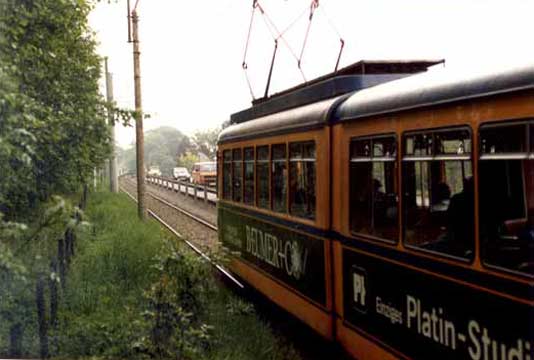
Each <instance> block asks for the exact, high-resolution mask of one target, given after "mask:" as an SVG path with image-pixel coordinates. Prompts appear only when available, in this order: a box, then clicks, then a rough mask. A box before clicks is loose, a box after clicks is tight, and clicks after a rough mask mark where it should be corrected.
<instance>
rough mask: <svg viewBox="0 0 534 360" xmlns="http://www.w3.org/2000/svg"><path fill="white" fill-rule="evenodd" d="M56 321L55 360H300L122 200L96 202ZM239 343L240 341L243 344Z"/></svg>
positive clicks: (103, 196)
mask: <svg viewBox="0 0 534 360" xmlns="http://www.w3.org/2000/svg"><path fill="white" fill-rule="evenodd" d="M86 215H87V216H88V217H89V218H90V220H91V227H90V228H86V230H85V231H83V232H82V233H81V235H80V241H79V246H78V253H77V256H76V257H75V258H74V260H73V263H72V265H71V268H70V270H69V277H68V281H67V284H66V290H65V292H64V295H63V298H62V299H63V300H62V304H63V306H62V308H61V312H60V327H59V329H58V330H57V332H56V333H54V336H55V337H56V338H57V339H58V351H59V352H58V353H57V356H58V357H60V358H63V357H64V358H76V357H88V358H89V357H91V358H101V357H103V358H128V359H148V358H156V359H252V358H254V359H258V360H260V359H299V358H300V357H299V354H298V353H296V352H295V350H294V349H293V348H292V346H291V345H288V344H286V343H284V342H283V341H282V340H280V339H278V338H276V337H275V336H274V335H273V333H272V330H271V329H270V328H269V326H268V325H266V324H265V323H264V322H262V321H261V320H260V319H259V316H258V315H257V314H256V311H255V310H254V307H253V306H252V305H251V304H250V303H248V302H247V301H245V300H242V299H239V298H237V297H236V296H235V295H234V294H233V293H232V292H231V291H229V290H227V289H226V288H224V287H223V286H220V284H218V283H217V282H216V281H215V279H214V278H213V276H211V275H212V273H211V271H212V268H211V267H210V265H209V264H207V263H206V262H204V261H203V260H201V259H200V258H199V257H197V256H196V254H193V253H191V252H190V251H189V250H187V249H185V248H183V247H181V246H180V245H179V244H178V243H176V242H175V241H176V240H175V239H174V238H170V237H169V235H168V234H167V233H165V232H163V231H162V230H161V228H160V227H159V226H158V224H156V223H155V222H153V221H149V222H144V223H142V222H140V221H139V220H138V219H137V217H136V209H135V207H134V205H133V203H132V202H131V200H129V199H128V198H127V197H126V196H125V195H120V194H119V195H115V194H109V193H96V194H94V195H93V196H92V197H91V198H90V201H89V205H88V209H87V211H86ZM244 339H246V340H244Z"/></svg>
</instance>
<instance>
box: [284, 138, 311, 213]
mask: <svg viewBox="0 0 534 360" xmlns="http://www.w3.org/2000/svg"><path fill="white" fill-rule="evenodd" d="M289 196H290V212H291V214H292V215H295V216H299V217H303V218H308V219H314V218H315V143H314V142H302V143H291V144H289Z"/></svg>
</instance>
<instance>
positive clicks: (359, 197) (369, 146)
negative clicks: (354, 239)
mask: <svg viewBox="0 0 534 360" xmlns="http://www.w3.org/2000/svg"><path fill="white" fill-rule="evenodd" d="M396 154H397V151H396V141H395V137H393V136H388V137H378V138H373V139H363V140H353V141H352V142H351V160H350V227H351V231H353V232H356V233H360V234H367V235H372V236H376V237H379V238H382V239H387V240H394V241H396V240H397V238H398V202H399V197H398V191H397V190H398V189H397V171H396Z"/></svg>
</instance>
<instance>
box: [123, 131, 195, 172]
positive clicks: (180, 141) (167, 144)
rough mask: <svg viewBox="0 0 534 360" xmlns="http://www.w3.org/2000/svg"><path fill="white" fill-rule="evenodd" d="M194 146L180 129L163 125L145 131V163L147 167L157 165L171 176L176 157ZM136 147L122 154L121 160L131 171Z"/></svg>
mask: <svg viewBox="0 0 534 360" xmlns="http://www.w3.org/2000/svg"><path fill="white" fill-rule="evenodd" d="M191 148H192V145H191V141H190V140H189V138H188V137H187V136H186V135H184V134H183V133H182V132H180V131H179V130H177V129H175V128H173V127H169V126H163V127H159V128H157V129H154V130H150V131H147V132H146V133H145V164H146V166H147V167H151V166H157V167H159V169H160V171H161V172H162V174H163V175H166V176H171V175H172V169H173V167H175V166H176V159H177V158H179V157H180V156H181V155H183V154H185V153H186V152H187V151H189V150H190V149H191ZM132 159H135V148H133V147H132V148H130V149H127V150H125V151H124V153H123V154H121V157H120V160H119V161H120V162H121V163H123V164H124V165H125V166H126V167H127V168H128V171H129V172H132V171H134V170H135V162H134V161H132Z"/></svg>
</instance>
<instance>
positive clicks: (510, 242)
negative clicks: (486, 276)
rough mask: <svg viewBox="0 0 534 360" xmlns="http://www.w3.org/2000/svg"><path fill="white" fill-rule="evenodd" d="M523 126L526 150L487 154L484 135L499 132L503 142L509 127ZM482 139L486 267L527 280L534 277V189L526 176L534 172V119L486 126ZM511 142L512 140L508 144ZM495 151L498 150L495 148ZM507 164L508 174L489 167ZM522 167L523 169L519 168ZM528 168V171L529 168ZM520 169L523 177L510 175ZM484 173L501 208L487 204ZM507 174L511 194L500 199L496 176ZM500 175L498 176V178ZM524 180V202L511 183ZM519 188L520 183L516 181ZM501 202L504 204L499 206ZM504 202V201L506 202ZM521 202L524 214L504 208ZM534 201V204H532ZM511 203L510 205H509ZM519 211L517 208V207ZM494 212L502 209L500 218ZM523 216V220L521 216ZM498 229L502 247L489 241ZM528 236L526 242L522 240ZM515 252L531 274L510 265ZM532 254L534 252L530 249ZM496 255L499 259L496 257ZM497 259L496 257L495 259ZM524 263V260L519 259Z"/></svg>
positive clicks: (481, 232)
mask: <svg viewBox="0 0 534 360" xmlns="http://www.w3.org/2000/svg"><path fill="white" fill-rule="evenodd" d="M516 126H519V127H523V129H524V134H523V136H522V137H519V139H521V138H522V141H523V149H522V151H515V152H511V151H507V152H499V151H493V152H490V153H489V154H488V152H487V151H484V150H485V149H483V146H484V145H485V139H484V132H485V131H488V130H489V131H491V130H497V131H498V136H499V140H500V139H502V134H503V133H505V132H506V131H505V130H504V128H506V127H516ZM478 139H479V158H478V162H479V164H478V187H479V242H480V258H481V262H482V265H483V266H484V267H486V268H489V269H494V270H498V271H502V272H505V273H510V274H514V275H518V276H522V277H526V278H530V279H532V278H534V271H532V269H534V268H533V265H534V259H533V258H532V253H529V250H528V247H529V246H528V241H532V236H533V235H532V232H533V231H534V230H532V229H531V230H530V232H529V231H528V227H529V226H531V227H532V221H533V220H532V219H533V218H534V212H533V211H532V209H533V208H534V207H532V208H531V207H530V206H531V205H533V204H534V202H532V201H531V200H530V196H532V194H530V193H529V191H531V192H534V189H533V188H532V185H527V180H528V179H530V177H527V176H526V173H525V172H526V171H529V172H534V119H532V118H526V119H518V120H516V121H514V120H508V121H499V122H497V123H483V124H481V125H480V126H479V128H478ZM508 142H510V141H508ZM492 150H494V148H493V149H492ZM497 162H499V163H504V164H505V166H504V168H505V169H506V170H505V171H500V172H495V171H491V167H488V168H486V166H487V165H486V164H491V163H497ZM518 166H519V167H518ZM527 167H528V168H527ZM514 168H515V170H519V171H520V172H521V176H519V177H515V176H510V174H509V173H508V172H509V171H514ZM484 172H489V173H491V181H489V182H488V183H491V185H492V188H491V189H489V190H487V191H491V194H492V197H491V199H493V200H494V202H497V206H494V207H493V208H490V207H491V204H487V203H486V202H487V201H488V199H487V196H485V193H486V190H485V189H486V186H487V185H485V184H486V183H485V178H487V176H486V175H484V174H483V173H484ZM505 173H506V174H507V175H506V179H503V180H504V182H505V184H503V185H506V189H508V190H507V191H508V193H507V194H506V195H504V196H500V200H499V198H498V196H499V195H498V192H497V189H495V185H496V184H499V182H498V179H497V178H496V176H498V175H502V174H505ZM497 174H498V175H497ZM512 179H513V181H520V184H519V187H517V186H516V188H517V189H516V191H517V192H518V193H519V192H521V193H522V194H521V198H520V199H517V198H516V199H515V200H513V199H514V197H516V196H515V195H518V194H515V195H512V194H511V193H510V191H512V186H511V184H510V183H511V181H512ZM516 185H517V182H516ZM499 201H500V202H501V203H499ZM503 201H504V202H503ZM513 201H515V202H517V204H516V205H518V204H521V205H520V211H521V213H516V214H511V213H510V212H506V210H502V209H507V208H508V209H510V208H511V207H510V203H508V202H513ZM531 202H532V203H531ZM506 203H508V204H506ZM514 208H515V206H514ZM490 209H500V210H501V211H500V212H501V214H500V217H501V219H499V215H498V214H494V212H493V211H490ZM487 214H490V215H489V216H491V217H490V218H488V219H486V216H488V215H487ZM511 215H514V216H516V217H515V218H511V219H507V217H509V216H511ZM517 215H519V217H517ZM522 222H524V223H525V224H524V227H525V229H523V231H522V230H521V229H520V227H521V226H520V224H521V223H522ZM493 225H495V226H494V229H495V230H496V234H497V236H498V238H499V241H500V242H501V243H500V244H499V243H497V241H496V239H492V238H490V236H488V237H487V238H486V235H485V234H487V233H488V232H489V230H488V229H491V228H492V226H493ZM528 234H530V236H531V238H530V240H529V239H528V236H529V235H528ZM523 235H524V238H525V239H524V240H525V241H523V239H522V237H523ZM522 242H524V245H525V247H526V251H523V250H522V249H521V244H522ZM498 245H503V246H504V248H498ZM492 246H495V251H494V254H491V247H492ZM514 250H515V257H516V260H518V259H521V257H522V256H526V260H527V261H526V264H527V266H528V267H529V268H530V269H531V272H529V271H528V270H526V271H524V270H521V269H520V268H518V267H519V266H520V265H522V263H517V262H516V264H517V265H518V267H517V268H513V266H512V264H511V263H510V262H508V263H507V261H506V258H507V257H508V260H511V259H512V260H513V256H514ZM530 251H532V250H530ZM495 255H496V256H495ZM492 257H493V258H492ZM519 261H520V260H519Z"/></svg>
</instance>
